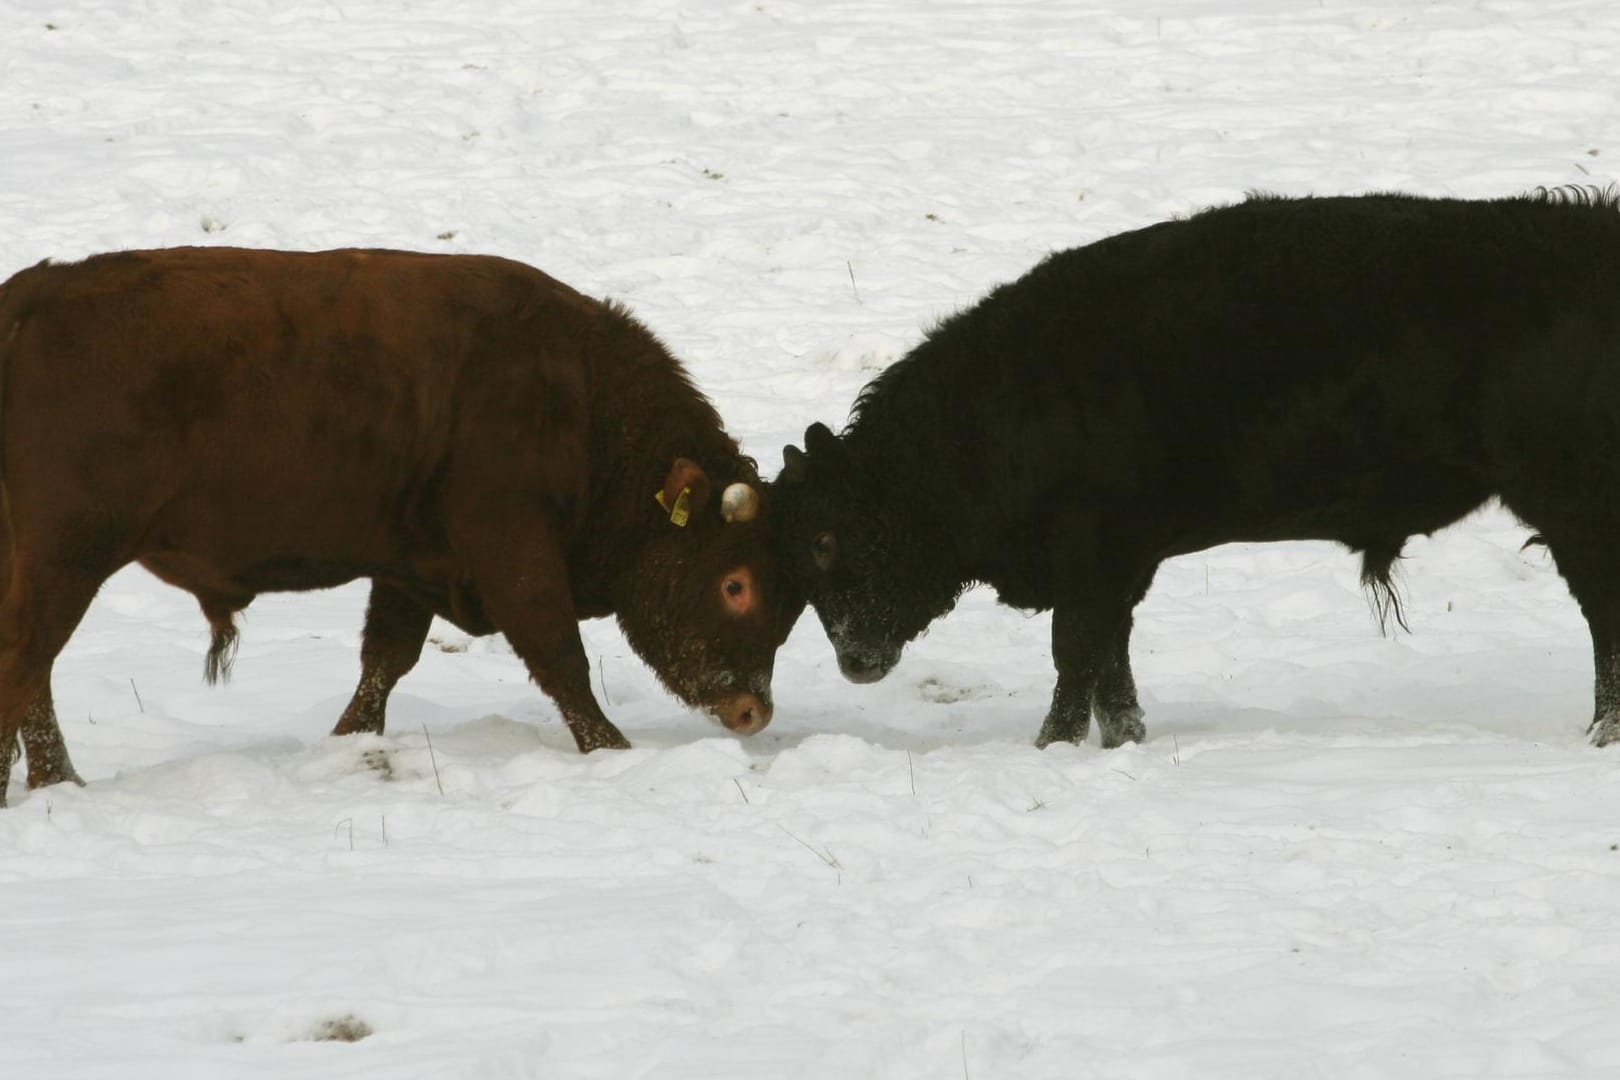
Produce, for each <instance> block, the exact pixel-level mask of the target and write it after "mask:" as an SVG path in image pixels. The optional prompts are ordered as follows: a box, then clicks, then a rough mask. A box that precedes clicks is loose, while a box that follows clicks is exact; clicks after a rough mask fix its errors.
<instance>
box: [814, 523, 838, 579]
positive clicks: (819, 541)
mask: <svg viewBox="0 0 1620 1080" xmlns="http://www.w3.org/2000/svg"><path fill="white" fill-rule="evenodd" d="M837 553H838V538H837V537H835V536H834V535H833V534H832V533H830V532H824V533H821V534H820V535H818V536H817V537H816V538H815V539H814V540H812V541H810V557H811V558H812V559H814V560H815V561H816V569H818V570H826V569H827V568H828V567H830V566H832V561H833V556H834V555H836V554H837Z"/></svg>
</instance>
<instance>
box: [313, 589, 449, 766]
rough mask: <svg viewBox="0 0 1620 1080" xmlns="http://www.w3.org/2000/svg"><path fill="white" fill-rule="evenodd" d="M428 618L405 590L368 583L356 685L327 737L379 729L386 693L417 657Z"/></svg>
mask: <svg viewBox="0 0 1620 1080" xmlns="http://www.w3.org/2000/svg"><path fill="white" fill-rule="evenodd" d="M432 622H433V613H432V612H431V611H429V610H428V609H427V608H425V607H423V606H422V605H421V604H419V603H417V602H416V601H415V600H412V599H411V598H410V597H409V596H407V595H406V594H405V593H402V592H400V591H399V590H398V589H394V588H390V587H389V586H387V585H383V584H380V583H378V582H376V581H373V582H372V583H371V599H370V600H369V601H368V602H367V604H366V625H365V629H364V630H362V631H361V635H360V684H359V685H358V686H356V687H355V689H354V697H353V698H351V699H350V700H349V707H348V708H346V709H344V710H343V715H342V716H341V717H340V718H339V719H338V722H337V726H336V727H334V728H333V729H332V734H333V735H355V734H359V733H361V732H369V733H371V734H374V735H381V734H382V733H383V726H384V724H385V723H386V720H387V710H388V695H389V694H390V693H392V692H393V689H394V684H395V683H397V682H399V680H400V679H402V678H404V677H405V674H406V673H407V672H409V671H410V670H411V668H413V667H415V666H416V662H417V660H419V659H421V656H422V645H423V643H424V642H425V641H427V633H428V627H429V626H430V625H432Z"/></svg>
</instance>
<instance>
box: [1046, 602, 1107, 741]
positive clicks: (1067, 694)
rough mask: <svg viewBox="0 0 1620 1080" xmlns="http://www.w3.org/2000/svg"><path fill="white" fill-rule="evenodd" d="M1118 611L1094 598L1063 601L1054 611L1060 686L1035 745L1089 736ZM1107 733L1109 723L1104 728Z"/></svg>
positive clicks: (1054, 655) (1054, 651)
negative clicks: (1074, 602)
mask: <svg viewBox="0 0 1620 1080" xmlns="http://www.w3.org/2000/svg"><path fill="white" fill-rule="evenodd" d="M1118 622H1119V615H1118V613H1117V612H1115V613H1111V612H1110V611H1109V610H1108V609H1107V608H1105V607H1101V606H1098V605H1095V604H1091V605H1086V606H1085V607H1081V606H1080V605H1074V606H1071V607H1065V606H1059V607H1058V608H1056V609H1055V610H1054V611H1053V612H1052V661H1053V663H1054V664H1055V665H1056V667H1057V686H1056V687H1055V688H1054V689H1053V691H1052V708H1051V710H1050V711H1048V712H1047V714H1046V723H1044V724H1042V725H1041V733H1040V734H1039V735H1038V736H1036V738H1035V745H1036V746H1042V747H1044V746H1049V745H1051V744H1052V743H1055V742H1072V743H1078V742H1084V741H1085V738H1086V734H1087V732H1089V731H1090V730H1091V704H1092V700H1093V698H1094V696H1095V694H1096V691H1097V688H1098V686H1099V684H1100V683H1101V682H1102V677H1103V673H1104V672H1105V671H1107V670H1108V669H1109V667H1110V666H1111V664H1112V662H1113V656H1114V649H1113V639H1114V636H1115V634H1116V633H1117V632H1118V626H1117V624H1118ZM1105 734H1106V729H1105Z"/></svg>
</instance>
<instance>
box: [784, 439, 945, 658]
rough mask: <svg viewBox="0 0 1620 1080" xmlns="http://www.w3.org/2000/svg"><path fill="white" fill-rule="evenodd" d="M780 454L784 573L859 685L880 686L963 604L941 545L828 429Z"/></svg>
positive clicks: (901, 498)
mask: <svg viewBox="0 0 1620 1080" xmlns="http://www.w3.org/2000/svg"><path fill="white" fill-rule="evenodd" d="M804 445H805V449H804V450H800V449H799V448H798V447H795V446H789V447H786V448H785V449H784V450H783V452H782V458H783V467H782V473H781V475H780V476H778V477H777V479H776V484H775V489H776V512H777V516H778V521H779V529H780V533H781V538H782V539H781V543H782V544H783V549H782V550H783V558H784V560H785V562H786V572H787V573H788V574H789V575H790V576H791V577H792V578H793V579H795V580H796V581H797V582H798V583H799V586H800V588H801V589H802V590H803V592H804V595H805V597H806V599H808V600H809V602H810V605H811V606H812V607H814V608H815V609H816V614H817V615H818V616H819V617H820V619H821V625H822V627H823V629H825V630H826V632H827V639H828V640H829V641H831V642H832V646H833V649H834V650H835V651H836V652H837V654H838V670H839V671H841V672H843V674H844V677H845V678H846V679H849V680H850V681H851V682H858V683H866V682H876V681H877V680H878V679H881V678H882V677H883V676H885V675H887V674H888V673H889V671H890V669H892V668H893V667H894V665H895V664H896V663H897V662H899V660H900V651H901V650H902V649H903V648H904V647H905V645H906V642H908V641H910V640H911V639H912V638H914V637H916V636H917V635H918V634H921V633H922V632H923V630H924V629H926V628H927V626H928V624H929V623H931V622H933V621H934V619H936V618H938V617H939V616H940V615H943V614H944V613H945V612H947V611H949V610H950V609H951V606H952V605H953V604H955V603H956V598H957V595H958V593H959V591H960V586H959V585H958V584H956V583H955V582H954V581H952V580H951V578H950V575H949V574H947V573H944V572H942V570H941V567H942V564H943V562H944V553H943V552H941V551H940V549H939V544H940V540H941V538H940V537H937V536H930V535H928V530H927V529H926V528H920V527H919V525H918V523H917V521H916V518H915V515H914V514H913V513H911V512H909V511H910V509H911V508H909V507H908V506H907V503H906V499H905V498H904V497H903V496H898V497H897V496H895V495H894V494H893V493H891V492H889V491H886V490H884V489H882V488H880V487H879V486H878V485H877V484H876V483H875V482H874V481H873V479H872V477H871V476H870V475H869V474H868V472H867V471H866V470H865V469H863V468H862V467H861V465H860V464H859V463H858V462H856V461H855V460H853V459H852V458H851V457H850V455H849V453H848V452H847V449H846V447H845V446H844V444H843V442H842V441H841V440H840V439H839V437H838V436H836V435H834V434H833V433H832V432H831V431H830V430H828V429H827V427H826V426H825V425H824V424H812V425H811V426H810V427H809V428H808V429H807V430H806V431H805V433H804Z"/></svg>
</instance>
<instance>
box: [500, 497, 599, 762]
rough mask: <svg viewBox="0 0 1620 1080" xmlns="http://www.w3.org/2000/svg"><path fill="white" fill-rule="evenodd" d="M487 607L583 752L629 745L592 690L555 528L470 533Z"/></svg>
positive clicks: (565, 565)
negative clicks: (555, 706)
mask: <svg viewBox="0 0 1620 1080" xmlns="http://www.w3.org/2000/svg"><path fill="white" fill-rule="evenodd" d="M468 541H469V543H468V546H469V547H470V548H471V549H472V550H471V554H472V557H471V560H470V561H471V562H472V569H473V577H474V579H475V581H476V582H477V585H478V591H479V593H480V595H481V596H482V597H483V601H484V612H485V614H487V615H488V616H489V618H490V621H491V622H492V623H494V625H495V627H496V628H497V629H499V630H500V632H501V633H503V634H505V635H506V640H507V642H508V643H509V644H510V645H511V646H512V651H513V652H515V653H517V654H518V657H519V658H520V659H522V661H523V663H524V664H525V666H527V667H528V669H529V676H530V677H531V678H532V679H534V681H535V683H536V684H537V685H538V686H539V687H540V689H542V690H544V691H545V692H546V694H547V695H549V696H550V698H551V700H552V701H554V702H556V703H557V710H558V711H559V712H561V713H562V718H563V721H564V722H565V723H566V724H567V725H568V730H569V731H570V732H572V733H573V736H574V742H575V743H576V744H577V745H578V746H579V750H580V753H582V754H588V753H590V752H591V751H592V750H602V749H613V750H625V749H628V748H629V746H630V742H629V740H628V739H626V738H625V737H624V736H623V735H622V734H621V733H620V732H619V729H618V728H616V727H614V726H613V724H612V722H611V721H609V720H608V718H607V716H606V715H605V714H604V713H603V712H602V707H601V706H600V705H598V704H597V702H596V696H595V695H594V694H592V693H591V665H590V660H589V658H588V657H586V655H585V643H584V642H583V641H581V640H580V636H579V618H578V615H577V614H576V613H575V609H574V598H573V593H572V589H571V587H570V585H569V580H568V564H567V561H566V559H565V558H564V557H563V554H562V546H561V545H560V544H559V543H557V541H556V539H555V536H554V534H552V533H551V532H550V530H543V531H541V530H536V532H530V533H523V532H521V531H518V530H512V529H510V528H509V527H507V528H485V529H480V530H477V532H476V533H473V534H472V535H470V536H469V538H468Z"/></svg>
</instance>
